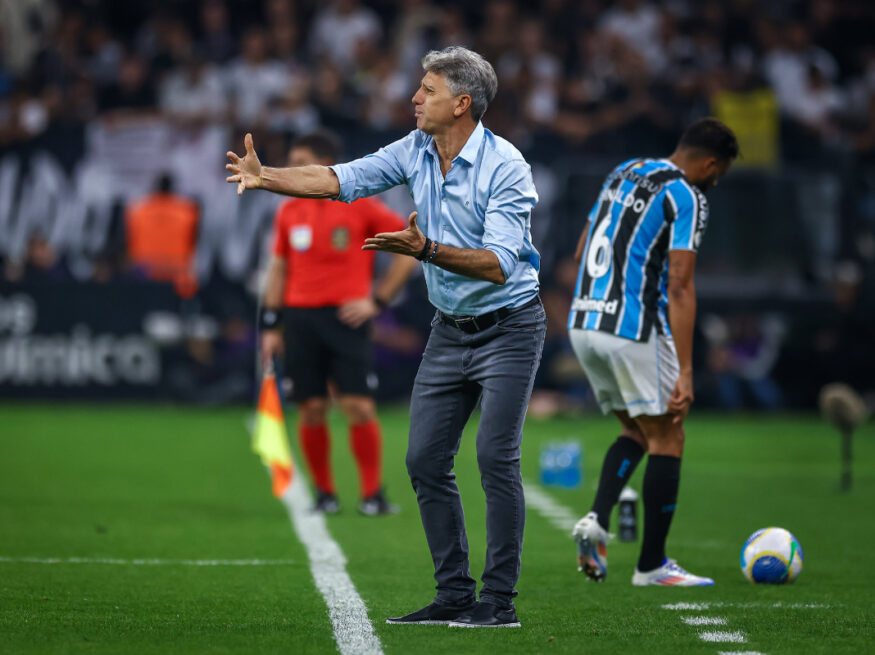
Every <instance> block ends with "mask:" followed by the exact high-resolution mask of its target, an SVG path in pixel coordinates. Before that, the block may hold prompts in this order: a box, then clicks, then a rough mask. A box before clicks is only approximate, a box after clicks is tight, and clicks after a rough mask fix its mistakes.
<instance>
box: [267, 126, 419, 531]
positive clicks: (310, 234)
mask: <svg viewBox="0 0 875 655" xmlns="http://www.w3.org/2000/svg"><path fill="white" fill-rule="evenodd" d="M339 154H340V144H339V142H338V141H337V139H336V138H335V137H334V136H333V135H332V134H330V133H328V132H314V133H313V134H310V135H306V136H302V137H299V138H298V139H297V140H296V141H295V142H294V143H293V145H292V148H291V150H290V151H289V165H290V166H307V165H310V164H321V165H323V166H329V165H331V164H334V163H335V162H336V161H337V158H338V156H339ZM405 225H406V222H405V221H404V219H403V218H402V217H401V216H399V215H398V214H395V213H394V212H392V211H390V210H389V209H388V208H387V207H386V206H385V205H384V204H383V203H381V202H379V201H378V200H373V199H369V198H368V199H362V200H358V201H356V202H354V203H352V204H345V203H337V202H331V201H329V200H301V199H290V200H287V201H286V202H284V203H283V204H282V205H280V207H279V208H278V210H277V213H276V221H275V224H274V233H275V237H274V246H273V254H274V257H273V259H272V260H271V263H270V268H269V269H268V275H267V287H266V290H265V294H264V296H265V297H264V310H262V312H261V327H262V329H263V334H262V342H261V343H262V354H263V357H264V359H265V362H266V363H267V362H268V361H272V359H273V357H274V356H277V355H281V354H282V353H283V352H285V356H286V367H285V373H286V376H287V377H288V378H289V379H290V380H291V383H292V388H291V396H292V399H293V400H294V401H295V403H296V404H297V406H298V437H299V440H300V444H301V450H302V451H303V452H304V456H305V458H306V460H307V465H308V467H309V469H310V473H311V475H312V478H313V481H314V484H315V486H316V505H315V508H314V509H315V510H317V511H320V512H324V513H326V514H335V513H337V512H338V511H340V505H339V503H338V501H337V495H336V488H335V485H334V476H333V474H332V471H331V443H330V442H331V438H330V435H329V432H328V426H327V422H326V418H327V413H328V383H329V380H330V381H331V383H332V384H333V385H334V387H335V388H336V390H337V392H338V402H339V405H340V408H341V410H342V411H343V413H344V415H345V416H346V419H347V421H348V423H349V443H350V447H351V448H352V452H353V454H354V456H355V461H356V464H357V466H358V472H359V482H360V485H359V489H360V492H361V498H362V500H361V502H360V503H359V511H360V512H361V513H362V514H365V515H368V516H376V515H381V514H391V513H395V512H396V511H397V508H396V507H395V506H394V505H392V504H390V503H389V502H388V501H387V500H386V497H385V494H384V492H383V488H382V469H381V466H382V436H381V434H380V424H379V422H378V420H377V412H376V405H375V403H374V399H373V392H374V391H375V389H376V385H377V376H376V374H375V373H374V362H373V348H372V344H371V341H370V335H369V332H370V322H369V321H370V319H371V318H373V317H374V316H376V315H377V314H378V313H379V311H380V308H381V307H384V306H385V305H386V304H387V303H388V302H389V301H390V300H391V299H392V297H393V296H394V295H395V294H396V292H397V291H398V290H399V289H400V288H401V286H402V285H403V284H404V282H405V281H406V280H407V278H408V276H409V275H410V273H411V272H412V271H413V268H414V267H415V266H416V261H415V260H413V259H411V258H410V257H403V256H401V255H393V257H392V264H391V266H390V267H389V269H388V270H387V271H386V274H385V275H384V276H383V277H382V278H381V279H380V281H379V283H378V285H377V288H376V290H375V291H374V293H373V295H371V284H372V279H373V266H374V253H372V252H367V251H363V250H362V249H361V247H360V244H361V242H362V241H363V240H364V239H365V237H369V236H373V235H374V234H377V233H378V232H385V231H387V230H393V231H394V230H399V229H404V227H405ZM281 317H283V318H284V320H281Z"/></svg>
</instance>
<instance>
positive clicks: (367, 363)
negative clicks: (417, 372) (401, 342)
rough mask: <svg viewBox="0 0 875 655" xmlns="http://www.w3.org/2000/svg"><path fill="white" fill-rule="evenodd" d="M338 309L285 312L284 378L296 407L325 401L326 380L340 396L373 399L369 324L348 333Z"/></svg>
mask: <svg viewBox="0 0 875 655" xmlns="http://www.w3.org/2000/svg"><path fill="white" fill-rule="evenodd" d="M337 309H338V308H337V307H313V308H300V307H286V308H285V311H284V314H283V328H284V330H283V332H284V334H285V346H286V358H285V365H286V366H285V376H286V377H287V378H289V379H290V380H291V383H292V386H291V394H290V396H291V399H292V400H293V401H294V402H296V403H298V402H302V401H304V400H307V399H308V398H314V397H327V396H328V381H329V380H331V381H332V382H333V383H334V385H335V386H336V388H337V390H338V391H339V392H340V393H342V394H353V395H360V396H373V395H374V393H375V392H376V390H377V374H376V373H375V372H374V347H373V344H372V343H371V338H370V334H371V323H370V321H368V322H367V323H365V324H364V325H362V326H360V327H358V328H353V327H350V326H349V325H347V324H346V323H343V322H342V321H341V320H340V319H339V318H337Z"/></svg>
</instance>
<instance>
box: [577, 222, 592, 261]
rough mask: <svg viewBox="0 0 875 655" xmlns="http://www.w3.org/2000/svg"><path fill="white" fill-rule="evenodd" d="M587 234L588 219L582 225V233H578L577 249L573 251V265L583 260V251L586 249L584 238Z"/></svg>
mask: <svg viewBox="0 0 875 655" xmlns="http://www.w3.org/2000/svg"><path fill="white" fill-rule="evenodd" d="M588 234H589V219H586V223H584V225H583V231H582V232H581V233H580V238H579V239H578V240H577V248H575V249H574V263H575V264H579V263H580V260H581V259H582V258H583V251H584V249H585V248H586V237H587V235H588Z"/></svg>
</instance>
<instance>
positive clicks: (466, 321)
mask: <svg viewBox="0 0 875 655" xmlns="http://www.w3.org/2000/svg"><path fill="white" fill-rule="evenodd" d="M540 302H541V298H540V296H535V297H534V298H532V299H531V300H530V301H528V302H527V303H526V304H524V305H520V306H519V307H499V308H498V309H496V310H495V311H492V312H486V313H485V314H480V316H452V315H450V314H444V313H443V312H442V311H440V310H438V314H440V315H441V321H443V322H444V323H446V324H447V325H452V326H453V327H455V328H458V329H460V330H461V331H462V332H467V333H468V334H474V333H475V332H480V331H481V330H485V329H486V328H490V327H492V326H493V325H495V324H496V323H498V322H499V321H500V320H501V319H503V318H507V317H508V316H510V315H511V314H512V313H513V312H515V311H517V310H519V309H525V308H526V307H531V306H533V305H538V304H540Z"/></svg>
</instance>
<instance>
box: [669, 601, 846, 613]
mask: <svg viewBox="0 0 875 655" xmlns="http://www.w3.org/2000/svg"><path fill="white" fill-rule="evenodd" d="M719 607H735V608H740V609H754V608H758V607H759V608H762V607H764V608H773V609H785V610H828V609H834V608H836V607H841V605H824V604H823V603H781V602H777V603H723V602H717V603H668V604H666V605H663V606H662V609H664V610H691V611H696V612H702V611H704V610H708V609H713V608H719Z"/></svg>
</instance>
